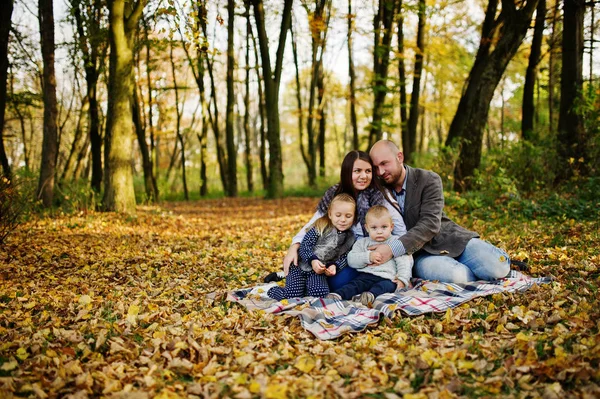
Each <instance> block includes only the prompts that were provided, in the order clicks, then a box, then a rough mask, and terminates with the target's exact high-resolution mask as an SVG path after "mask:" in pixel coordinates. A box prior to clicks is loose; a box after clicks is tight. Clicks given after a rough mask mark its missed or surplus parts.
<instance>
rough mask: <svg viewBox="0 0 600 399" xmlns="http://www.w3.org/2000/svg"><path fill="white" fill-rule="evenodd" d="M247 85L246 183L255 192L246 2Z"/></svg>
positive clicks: (248, 14)
mask: <svg viewBox="0 0 600 399" xmlns="http://www.w3.org/2000/svg"><path fill="white" fill-rule="evenodd" d="M245 17H246V82H245V83H246V87H245V89H246V90H245V92H244V137H245V142H246V151H245V163H246V185H247V186H248V191H249V192H251V193H252V192H254V181H253V179H252V131H251V130H250V32H251V27H250V26H251V25H250V6H249V5H248V4H246V13H245Z"/></svg>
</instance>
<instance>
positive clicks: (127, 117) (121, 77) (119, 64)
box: [103, 0, 147, 214]
mask: <svg viewBox="0 0 600 399" xmlns="http://www.w3.org/2000/svg"><path fill="white" fill-rule="evenodd" d="M146 2H147V0H138V1H126V0H108V8H109V39H110V48H111V51H110V60H109V62H110V68H109V80H108V115H107V121H106V135H105V144H104V145H105V154H107V155H108V160H107V161H108V162H107V165H106V169H107V173H106V180H105V182H104V201H103V203H104V207H105V209H106V210H109V211H117V212H123V213H128V214H134V213H135V193H134V190H133V173H132V172H133V171H132V169H131V161H132V157H133V146H132V141H133V137H132V133H133V126H132V123H133V121H132V115H131V104H130V99H131V96H132V91H133V84H134V80H133V61H134V60H133V40H134V36H135V32H136V29H137V27H138V22H139V20H140V18H141V16H142V11H143V9H144V6H145V5H146Z"/></svg>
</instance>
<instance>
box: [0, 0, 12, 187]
mask: <svg viewBox="0 0 600 399" xmlns="http://www.w3.org/2000/svg"><path fill="white" fill-rule="evenodd" d="M13 6H14V0H4V1H2V4H0V165H2V171H3V174H4V176H5V177H6V178H8V179H10V178H11V175H12V171H11V168H10V164H9V162H8V157H7V155H6V150H5V149H4V115H5V112H6V90H7V83H8V37H9V36H10V27H11V17H12V12H13Z"/></svg>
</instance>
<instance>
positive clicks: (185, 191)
mask: <svg viewBox="0 0 600 399" xmlns="http://www.w3.org/2000/svg"><path fill="white" fill-rule="evenodd" d="M174 43H175V41H174V40H173V39H172V38H171V40H170V46H169V49H170V51H169V60H170V61H171V78H172V80H173V93H175V134H176V135H177V141H179V146H180V147H181V153H180V155H181V179H182V181H183V195H184V198H185V200H186V201H189V200H190V195H189V191H188V186H187V175H186V169H185V140H184V138H183V134H182V132H181V117H182V114H183V107H184V104H185V100H184V101H183V102H181V101H180V100H179V84H178V83H177V67H176V66H175V57H174V56H173V47H174V46H175V45H174ZM176 148H177V146H175V149H176ZM173 153H175V150H174V152H173Z"/></svg>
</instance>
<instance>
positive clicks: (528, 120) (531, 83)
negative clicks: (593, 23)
mask: <svg viewBox="0 0 600 399" xmlns="http://www.w3.org/2000/svg"><path fill="white" fill-rule="evenodd" d="M536 14H537V15H536V18H535V28H534V30H533V39H532V41H531V53H530V54H529V64H528V65H527V72H526V73H525V86H524V87H523V109H522V113H523V117H522V119H521V134H522V136H523V139H524V140H531V139H532V138H533V120H534V115H535V107H534V98H533V97H534V89H535V81H536V79H537V65H538V62H540V56H541V54H542V39H543V37H544V23H545V20H546V0H538V6H537V10H536Z"/></svg>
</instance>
